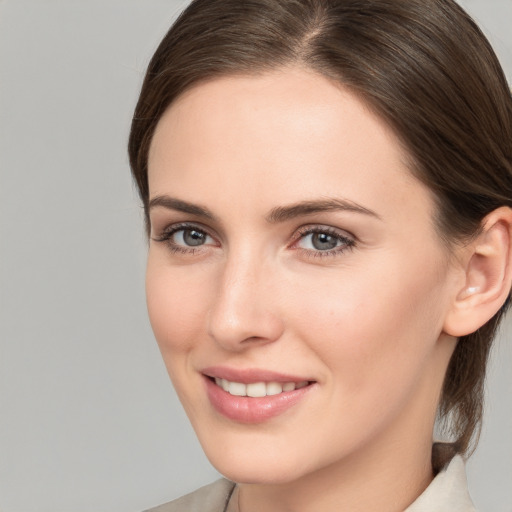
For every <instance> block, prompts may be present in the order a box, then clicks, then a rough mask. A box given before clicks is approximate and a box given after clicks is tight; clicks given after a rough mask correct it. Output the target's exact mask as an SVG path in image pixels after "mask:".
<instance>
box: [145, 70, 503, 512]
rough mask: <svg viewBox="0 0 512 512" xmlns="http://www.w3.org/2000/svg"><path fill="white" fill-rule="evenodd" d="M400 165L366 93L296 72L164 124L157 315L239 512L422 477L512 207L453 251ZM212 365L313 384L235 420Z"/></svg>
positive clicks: (219, 93)
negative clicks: (271, 411) (281, 403)
mask: <svg viewBox="0 0 512 512" xmlns="http://www.w3.org/2000/svg"><path fill="white" fill-rule="evenodd" d="M406 161H407V155H406V153H405V152H404V150H403V148H402V147H401V145H400V144H399V142H398V140H397V138H396V137H395V135H394V134H393V132H392V131H391V130H390V128H389V127H388V126H387V125H386V124H385V123H384V122H383V121H382V120H381V119H380V118H378V117H377V116H375V115H374V114H373V113H372V112H371V111H370V110H369V109H367V108H366V107H365V105H364V104H363V103H362V102H361V101H359V100H358V99H357V98H356V97H355V96H354V95H353V94H351V93H350V92H348V91H347V90H345V89H344V88H343V87H341V86H339V85H337V84H334V83H332V82H330V81H329V80H327V79H326V78H324V77H322V76H319V75H317V74H315V73H313V72H310V71H307V70H304V69H300V68H287V69H280V70H276V71H273V72H268V73H266V74H264V75H258V76H250V77H248V76H229V77H224V78H218V79H215V80H212V81H210V82H207V83H203V84H201V85H198V86H196V87H194V88H192V89H190V90H188V91H187V92H186V93H185V94H183V95H182V96H181V97H180V98H179V99H178V100H176V101H175V102H174V103H173V104H172V105H171V107H170V108H169V109H168V111H167V112H166V113H165V114H164V116H163V117H162V119H161V120H160V122H159V124H158V126H157V130H156V133H155V135H154V138H153V141H152V146H151V150H150V157H149V186H150V199H151V200H152V201H153V206H152V207H151V208H150V222H151V235H150V236H151V240H150V246H149V255H148V266H147V285H146V286H147V302H148V309H149V314H150V320H151V324H152V327H153V330H154V333H155V336H156V339H157V341H158V344H159V347H160V350H161V353H162V355H163V358H164V361H165V364H166V366H167V369H168V372H169V375H170V377H171V379H172V381H173V384H174V386H175V388H176V390H177V393H178V395H179V397H180V400H181V402H182V404H183V406H184V407H185V410H186V412H187V414H188V416H189V418H190V421H191V423H192V425H193V427H194V429H195V431H196V433H197V435H198V438H199V440H200V442H201V444H202V446H203V448H204V450H205V452H206V454H207V456H208V458H209V459H210V461H211V462H212V464H213V465H214V466H215V467H216V468H217V469H218V470H219V471H220V472H221V473H222V474H224V475H226V476H227V477H228V478H230V479H232V480H234V481H236V482H239V483H240V484H241V485H240V507H241V511H242V512H256V511H258V510H260V511H261V510H265V511H267V512H274V511H275V512H277V511H279V512H281V511H291V510H293V511H294V512H309V511H311V512H313V511H315V512H317V511H319V510H321V511H322V512H329V511H337V512H339V511H341V510H347V511H351V512H356V511H365V512H368V511H373V510H375V511H377V510H378V511H379V512H386V511H390V512H391V511H400V510H404V509H405V508H406V507H407V506H408V505H409V504H410V503H412V502H413V501H414V499H415V498H416V497H417V496H418V495H419V494H421V492H422V491H423V490H424V489H425V488H426V487H427V486H428V484H429V483H430V481H431V480H432V477H433V475H432V469H431V464H430V457H431V444H432V430H433V424H434V419H435V413H436V407H437V403H438V400H439V395H440V391H441V386H442V381H443V377H444V374H445V371H446V368H447V365H448V362H449V358H450V356H451V354H452V353H453V350H454V348H455V345H456V339H457V338H456V336H460V335H461V334H467V333H469V332H471V331H472V330H474V329H476V328H478V327H479V326H480V325H482V324H483V323H484V322H485V321H486V320H487V319H488V318H490V317H491V316H492V315H493V314H494V313H495V312H496V311H497V310H498V309H499V307H500V304H499V302H500V300H502V299H503V300H504V297H506V293H507V286H508V290H509V289H510V280H511V279H510V261H509V260H510V249H509V247H510V224H511V215H510V211H509V210H508V209H501V210H497V211H496V212H493V215H494V216H493V217H492V218H491V217H489V219H488V220H487V223H486V229H485V230H484V232H483V233H482V235H481V237H480V238H479V239H477V240H475V241H474V242H473V243H472V244H469V245H465V246H464V247H457V248H452V249H451V250H449V249H448V248H447V247H446V246H445V245H443V243H442V242H441V239H440V237H439V235H438V233H437V232H436V228H435V226H434V222H433V215H434V203H433V199H432V197H431V194H430V192H429V190H428V189H427V188H426V187H425V186H424V185H423V184H422V183H420V182H419V181H418V180H417V179H416V178H414V177H413V176H412V174H411V172H410V171H409V169H408V168H407V165H406ZM304 203H307V204H306V206H307V207H308V208H305V207H304ZM184 204H186V207H185V208H183V205H184ZM297 205H302V207H297V208H290V207H295V206H297ZM183 210H187V211H183ZM490 253H492V254H493V255H494V256H493V257H489V254H490ZM491 260H492V261H491ZM468 290H469V291H468ZM501 303H502V302H501ZM478 308H479V309H478ZM477 309H478V312H477V311H476V310H477ZM475 315H476V316H475ZM476 317H477V318H476ZM475 318H476V319H475ZM477 324H479V325H477ZM475 325H476V327H475ZM215 365H222V366H228V367H232V368H243V369H246V368H258V369H266V370H272V371H276V372H286V373H289V374H293V375H299V376H303V377H304V378H305V379H306V380H309V381H314V384H313V385H312V389H311V390H310V391H309V393H307V394H306V395H305V397H304V399H303V400H301V401H300V402H299V403H298V404H296V405H295V406H293V407H292V408H291V409H289V410H287V411H286V412H285V413H283V414H281V415H279V416H277V417H275V418H272V419H270V420H268V421H266V422H263V423H258V424H242V423H237V422H236V421H232V420H229V419H227V418H226V417H224V416H222V415H221V414H219V413H218V412H217V411H216V410H215V409H214V408H213V407H212V405H211V404H210V402H209V400H208V398H207V395H206V392H205V386H204V377H203V375H202V374H201V370H202V369H204V368H206V367H209V366H215Z"/></svg>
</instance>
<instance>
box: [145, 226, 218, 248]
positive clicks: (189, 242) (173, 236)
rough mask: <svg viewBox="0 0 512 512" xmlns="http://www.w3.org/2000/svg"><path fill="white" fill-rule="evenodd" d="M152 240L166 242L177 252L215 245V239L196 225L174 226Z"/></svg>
mask: <svg viewBox="0 0 512 512" xmlns="http://www.w3.org/2000/svg"><path fill="white" fill-rule="evenodd" d="M153 240H155V241H156V242H166V243H167V244H168V245H169V247H170V248H171V249H172V250H174V251H179V252H194V251H195V250H196V249H198V248H200V247H201V246H204V245H215V240H214V239H213V238H212V237H211V236H210V235H209V234H208V233H207V232H206V231H204V230H202V229H200V228H198V227H196V226H183V225H182V226H174V227H171V228H170V229H167V230H165V231H164V232H163V233H162V235H160V236H159V237H157V238H153Z"/></svg>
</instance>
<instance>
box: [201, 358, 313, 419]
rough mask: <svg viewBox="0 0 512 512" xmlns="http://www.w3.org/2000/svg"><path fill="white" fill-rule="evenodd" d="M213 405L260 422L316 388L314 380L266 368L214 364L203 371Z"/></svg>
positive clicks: (225, 413) (230, 415)
mask: <svg viewBox="0 0 512 512" xmlns="http://www.w3.org/2000/svg"><path fill="white" fill-rule="evenodd" d="M202 373H203V376H204V380H205V385H206V392H207V396H208V398H209V400H210V403H211V404H212V406H213V407H214V409H215V410H216V411H217V412H219V413H220V414H222V415H223V416H225V417H227V418H229V419H230V420H233V421H236V422H239V423H261V422H264V421H267V420H269V419H271V418H274V417H276V416H279V415H280V414H283V413H284V412H285V411H287V410H288V409H290V408H291V407H293V406H294V405H296V404H297V403H298V402H300V401H301V400H302V399H303V398H305V397H306V395H307V394H308V393H309V391H310V390H311V389H312V388H314V387H315V386H314V384H315V382H314V381H310V380H307V379H305V378H304V377H297V376H292V375H285V374H279V373H275V372H270V371H266V370H256V369H246V370H235V369H232V368H222V367H211V368H206V369H204V370H203V371H202Z"/></svg>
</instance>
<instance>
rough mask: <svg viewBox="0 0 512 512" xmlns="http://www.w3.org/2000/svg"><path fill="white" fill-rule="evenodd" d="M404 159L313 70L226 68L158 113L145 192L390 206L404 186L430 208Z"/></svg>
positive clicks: (385, 130)
mask: <svg viewBox="0 0 512 512" xmlns="http://www.w3.org/2000/svg"><path fill="white" fill-rule="evenodd" d="M406 160H407V154H406V153H405V151H404V150H403V148H402V146H401V144H400V143H399V141H398V139H397V137H396V136H395V134H394V133H393V131H392V130H391V129H390V128H389V127H388V126H387V124H386V123H385V122H384V121H383V120H382V119H380V118H379V117H378V116H376V115H375V114H373V113H372V112H371V111H370V110H369V109H368V108H367V107H366V105H365V104H364V103H363V102H362V101H360V100H359V99H358V98H357V97H356V96H355V95H354V94H352V93H350V92H349V91H348V90H346V89H345V88H343V87H342V86H340V85H338V84H334V83H333V82H331V81H330V80H328V79H326V78H324V77H322V76H320V75H318V74H316V73H313V72H310V71H306V70H303V69H283V70H278V71H273V72H269V73H267V74H264V75H260V76H252V77H248V76H228V77H223V78H218V79H215V80H212V81H210V82H207V83H203V84H200V85H198V86H196V87H193V88H192V89H190V90H189V91H187V92H186V93H185V94H183V95H182V96H181V97H180V98H178V100H176V101H175V103H173V104H172V105H171V107H170V108H169V109H168V110H167V112H166V113H165V114H164V116H163V117H162V119H161V120H160V122H159V124H158V126H157V129H156V131H155V135H154V138H153V142H152V145H151V148H150V155H149V185H150V195H151V196H155V195H159V194H166V193H169V191H173V195H176V194H178V195H180V197H181V198H182V199H185V200H191V201H197V200H198V197H195V195H196V194H199V195H200V196H201V198H200V199H201V202H203V203H204V202H205V201H209V200H215V199H216V198H218V197H219V195H220V196H222V197H223V199H225V200H228V201H231V202H232V203H231V204H239V206H241V207H242V206H243V205H242V203H244V204H246V205H247V207H249V205H251V204H253V203H254V199H255V198H257V199H258V201H257V203H258V204H260V205H263V204H265V206H267V207H270V208H271V207H273V206H275V205H276V203H277V204H282V203H284V202H293V201H297V200H304V199H309V198H311V197H312V196H314V197H315V198H316V197H318V196H332V195H333V194H338V195H342V196H344V197H346V198H348V199H350V200H353V201H357V202H359V203H362V204H364V203H365V202H371V203H373V207H372V209H376V207H377V206H379V207H383V208H385V209H390V210H392V209H393V208H395V207H397V206H398V205H399V202H400V201H403V199H404V197H406V196H408V197H410V198H411V199H412V201H414V202H415V203H416V206H421V205H422V204H423V205H424V207H425V210H424V213H426V212H427V211H428V212H430V210H431V208H432V203H431V198H430V194H429V193H428V190H427V189H426V188H425V187H424V185H422V184H421V183H420V182H419V181H418V180H416V178H414V177H413V176H412V174H411V173H410V171H409V169H408V168H407V165H406V163H405V162H406ZM412 196H414V197H412ZM384 203H386V204H384ZM370 207H371V206H370Z"/></svg>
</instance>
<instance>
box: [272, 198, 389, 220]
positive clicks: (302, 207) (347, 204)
mask: <svg viewBox="0 0 512 512" xmlns="http://www.w3.org/2000/svg"><path fill="white" fill-rule="evenodd" d="M332 211H345V212H354V213H361V214H363V215H369V216H370V217H375V218H377V219H380V220H382V218H381V217H380V215H379V214H377V213H376V212H374V211H373V210H370V209H369V208H365V207H364V206H361V205H360V204H357V203H355V202H353V201H349V200H348V199H337V198H326V199H320V200H315V201H301V202H299V203H295V204H292V205H289V206H278V207H276V208H273V209H272V210H271V211H270V213H269V214H268V215H267V220H268V222H271V223H278V222H285V221H287V220H291V219H294V218H296V217H300V216H303V215H312V214H314V213H321V212H332Z"/></svg>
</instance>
